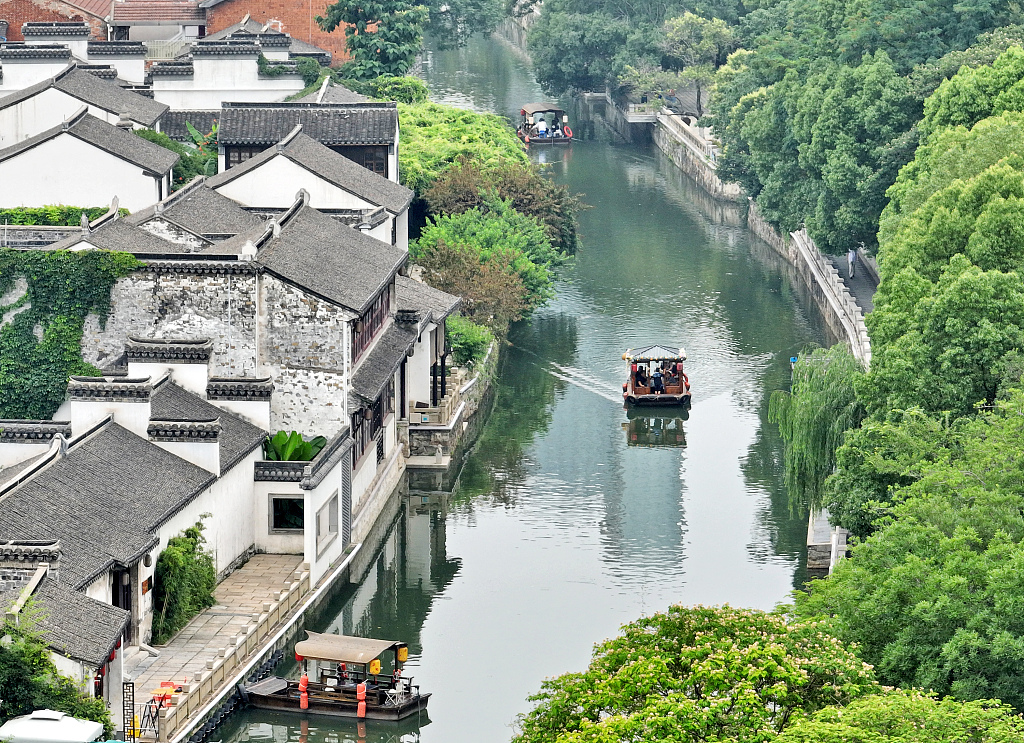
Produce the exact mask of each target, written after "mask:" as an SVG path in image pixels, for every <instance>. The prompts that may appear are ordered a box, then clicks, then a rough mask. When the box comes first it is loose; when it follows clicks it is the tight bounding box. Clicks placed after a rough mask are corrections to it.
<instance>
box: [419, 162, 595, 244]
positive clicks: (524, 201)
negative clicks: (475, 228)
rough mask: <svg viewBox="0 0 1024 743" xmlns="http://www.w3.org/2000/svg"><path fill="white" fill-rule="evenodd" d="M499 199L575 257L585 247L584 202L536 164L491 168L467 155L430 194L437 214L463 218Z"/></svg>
mask: <svg viewBox="0 0 1024 743" xmlns="http://www.w3.org/2000/svg"><path fill="white" fill-rule="evenodd" d="M495 195H496V196H497V197H498V198H501V199H509V200H510V201H511V203H512V207H513V208H514V209H515V210H516V211H518V212H521V213H523V214H526V215H529V216H531V217H534V218H535V219H537V220H538V221H540V222H541V223H542V224H543V225H544V231H545V233H546V234H547V237H548V239H549V240H550V241H551V244H552V245H553V246H555V247H556V248H558V249H559V250H561V251H562V252H564V253H568V254H569V255H572V254H574V253H575V252H576V249H577V248H578V247H579V238H578V236H577V232H576V228H577V224H576V214H577V213H578V212H579V210H580V208H581V204H580V200H579V198H578V197H577V196H575V195H574V194H573V193H572V192H571V191H569V189H568V187H566V186H563V185H559V184H557V183H554V182H553V181H552V180H551V179H549V178H546V177H545V176H544V175H543V174H542V173H541V171H540V169H539V168H538V167H536V166H532V165H519V164H515V163H505V164H500V165H498V166H497V167H494V168H492V169H485V168H483V167H481V166H480V165H479V164H477V162H475V161H473V160H470V159H468V158H466V157H461V158H459V160H458V162H456V163H455V164H454V165H452V166H451V167H450V168H448V169H447V170H446V171H445V172H444V173H442V174H441V176H440V177H439V178H438V179H437V180H436V181H434V183H433V184H432V185H431V186H430V187H429V188H428V189H427V190H426V191H425V192H424V194H423V198H424V199H425V200H426V202H427V206H428V207H429V209H430V211H431V213H433V214H461V213H462V212H464V211H466V210H468V209H474V208H479V207H481V206H483V205H484V204H485V202H486V201H487V200H488V199H490V198H493V197H494V196H495Z"/></svg>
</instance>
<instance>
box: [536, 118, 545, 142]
mask: <svg viewBox="0 0 1024 743" xmlns="http://www.w3.org/2000/svg"><path fill="white" fill-rule="evenodd" d="M537 136H538V137H546V136H548V122H546V121H544V117H543V116H541V117H540V120H539V121H538V122H537Z"/></svg>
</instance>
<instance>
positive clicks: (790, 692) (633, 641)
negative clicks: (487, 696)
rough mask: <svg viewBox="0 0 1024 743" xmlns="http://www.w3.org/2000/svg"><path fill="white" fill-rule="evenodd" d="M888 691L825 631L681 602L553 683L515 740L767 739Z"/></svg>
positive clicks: (821, 627) (630, 630)
mask: <svg viewBox="0 0 1024 743" xmlns="http://www.w3.org/2000/svg"><path fill="white" fill-rule="evenodd" d="M877 690H878V686H877V684H876V683H875V680H874V675H873V673H872V671H871V667H870V666H867V665H865V664H864V663H862V662H861V661H860V660H859V659H858V658H857V656H856V655H855V654H854V652H853V651H852V649H850V648H846V647H844V646H843V645H841V644H840V643H838V642H837V641H836V639H835V638H834V637H832V636H831V635H830V633H829V632H828V630H827V628H826V626H825V625H823V624H820V623H813V622H812V623H788V622H787V621H786V619H785V618H784V617H783V616H781V615H778V614H766V613H763V612H759V611H752V610H743V609H733V608H731V607H729V606H723V607H714V608H712V607H703V606H697V607H692V608H688V607H682V606H673V607H671V608H670V609H669V610H668V611H667V612H664V613H657V614H654V615H652V616H650V617H644V618H642V619H639V620H637V621H635V622H633V623H631V624H627V625H626V626H624V627H623V628H622V632H621V634H620V635H619V636H618V637H615V638H613V639H611V640H608V641H606V642H603V643H601V644H599V645H597V646H596V647H595V648H594V655H593V659H592V660H591V662H590V666H589V667H588V668H587V670H586V671H584V672H582V673H567V674H564V675H562V676H559V677H557V678H554V679H550V680H548V681H545V682H544V683H543V684H542V686H541V691H540V693H538V694H536V695H535V696H533V697H531V698H530V699H531V701H534V702H536V703H537V706H536V708H535V709H534V710H532V711H531V712H529V713H528V714H526V715H524V716H523V717H521V718H520V720H519V727H520V730H519V734H518V735H517V736H516V737H515V738H514V739H513V740H514V743H570V742H571V743H585V742H588V741H593V742H594V743H611V742H612V741H655V740H657V741H678V742H679V743H684V742H685V743H689V742H690V741H695V740H698V741H722V742H723V743H724V742H725V741H769V740H773V739H774V738H775V736H776V734H777V733H779V732H781V731H782V730H784V729H785V728H787V727H789V726H790V725H793V724H794V723H795V722H797V721H798V720H801V719H803V718H805V717H807V716H809V715H812V714H813V713H815V712H817V711H818V710H820V709H822V708H824V707H827V706H829V705H834V704H845V703H847V702H849V701H850V700H852V699H855V698H857V697H859V696H862V695H864V694H869V693H872V692H875V691H877Z"/></svg>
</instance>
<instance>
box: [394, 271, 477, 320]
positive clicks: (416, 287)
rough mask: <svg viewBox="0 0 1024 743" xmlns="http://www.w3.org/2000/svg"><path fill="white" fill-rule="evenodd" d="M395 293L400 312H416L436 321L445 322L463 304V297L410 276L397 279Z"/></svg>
mask: <svg viewBox="0 0 1024 743" xmlns="http://www.w3.org/2000/svg"><path fill="white" fill-rule="evenodd" d="M395 294H396V299H397V305H398V306H397V309H398V311H399V312H402V311H409V312H416V313H419V314H420V316H421V317H424V318H426V319H428V320H431V321H433V322H435V323H441V322H443V321H444V319H445V318H446V317H448V316H449V315H450V314H452V313H453V312H455V310H457V309H458V308H459V306H460V305H461V304H462V297H456V296H454V295H452V294H448V293H447V292H443V291H441V290H440V289H435V288H434V287H432V286H430V285H428V284H425V283H423V282H422V281H417V280H416V279H413V278H410V277H409V276H399V277H398V278H397V279H395Z"/></svg>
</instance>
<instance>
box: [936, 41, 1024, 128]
mask: <svg viewBox="0 0 1024 743" xmlns="http://www.w3.org/2000/svg"><path fill="white" fill-rule="evenodd" d="M1004 111H1024V49H1022V48H1021V47H1019V46H1011V47H1010V48H1009V49H1007V50H1006V51H1005V52H1003V53H1002V54H1000V55H999V56H998V57H997V58H996V59H995V61H994V62H992V64H991V65H984V66H982V67H978V68H976V69H970V68H968V67H963V68H961V70H960V71H959V72H958V73H957V74H956V75H954V76H953V77H952V78H950V79H949V80H946V81H944V82H943V83H942V84H941V85H939V87H938V90H936V91H935V93H934V94H932V95H931V96H929V97H928V99H927V100H926V101H925V104H924V119H923V120H922V121H921V131H922V133H924V134H925V135H927V134H930V133H931V132H933V131H935V130H936V129H937V128H938V127H940V126H967V127H970V126H974V124H976V123H977V122H978V121H981V120H982V119H984V118H987V117H989V116H992V115H993V114H1001V113H1003V112H1004Z"/></svg>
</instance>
